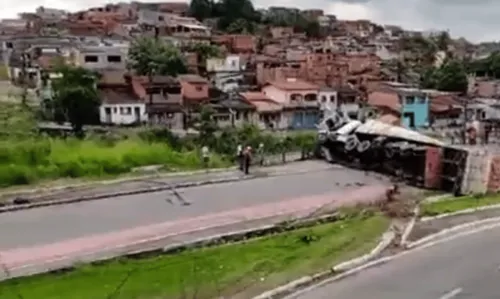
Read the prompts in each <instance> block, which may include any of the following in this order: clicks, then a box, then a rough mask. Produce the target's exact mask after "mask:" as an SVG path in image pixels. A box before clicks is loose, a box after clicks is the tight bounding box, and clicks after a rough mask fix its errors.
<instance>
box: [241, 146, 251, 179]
mask: <svg viewBox="0 0 500 299" xmlns="http://www.w3.org/2000/svg"><path fill="white" fill-rule="evenodd" d="M243 160H244V171H245V174H248V173H249V171H250V164H251V162H252V148H251V147H250V146H247V147H246V148H245V150H244V151H243Z"/></svg>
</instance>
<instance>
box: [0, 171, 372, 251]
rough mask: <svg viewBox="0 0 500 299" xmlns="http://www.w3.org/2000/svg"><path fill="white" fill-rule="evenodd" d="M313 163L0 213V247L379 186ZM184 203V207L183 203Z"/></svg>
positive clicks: (357, 174)
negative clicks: (292, 170)
mask: <svg viewBox="0 0 500 299" xmlns="http://www.w3.org/2000/svg"><path fill="white" fill-rule="evenodd" d="M308 163H313V162H308ZM314 163H318V166H317V167H316V170H314V171H313V170H311V171H312V172H309V173H305V174H304V173H303V174H296V175H293V174H291V175H287V176H278V177H270V178H263V179H255V180H249V181H241V182H235V183H227V184H219V185H209V186H201V187H194V188H187V189H179V190H178V192H179V193H180V195H181V198H178V197H176V196H174V195H173V194H172V192H170V191H166V192H158V193H149V194H140V195H133V196H124V197H116V198H110V199H104V200H96V201H89V202H80V203H75V204H69V205H61V206H53V207H44V208H37V209H32V210H24V211H18V212H12V213H6V214H1V215H0V250H4V249H11V248H16V247H26V246H35V245H40V244H47V243H53V242H58V241H62V240H66V239H72V238H78V237H82V236H86V235H94V234H101V233H107V232H112V231H118V230H124V229H129V228H133V227H137V226H144V225H150V224H154V223H160V222H164V221H172V220H179V219H185V218H191V217H197V216H201V215H205V214H211V213H217V212H222V211H227V210H233V209H238V208H242V207H248V206H255V205H260V204H266V203H270V202H279V201H283V200H289V199H294V198H299V197H304V196H312V195H320V194H333V193H338V192H342V191H346V190H349V189H350V190H352V189H355V188H359V186H356V185H355V184H354V183H355V182H364V183H365V184H380V181H378V180H377V179H375V178H373V177H366V176H365V175H364V174H363V173H362V172H358V171H355V170H350V169H344V168H341V169H338V168H333V169H332V168H331V167H329V166H328V167H325V165H328V164H325V163H324V162H320V161H315V162H314ZM311 169H313V168H311ZM346 184H347V185H346ZM183 201H184V202H186V203H188V204H189V205H185V204H183Z"/></svg>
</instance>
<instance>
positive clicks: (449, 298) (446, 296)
mask: <svg viewBox="0 0 500 299" xmlns="http://www.w3.org/2000/svg"><path fill="white" fill-rule="evenodd" d="M462 291H463V290H462V288H456V289H454V290H453V291H451V292H448V293H446V294H444V295H443V296H441V298H439V299H452V298H454V297H456V296H457V295H458V294H460V293H462Z"/></svg>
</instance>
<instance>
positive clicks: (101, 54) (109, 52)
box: [76, 47, 128, 70]
mask: <svg viewBox="0 0 500 299" xmlns="http://www.w3.org/2000/svg"><path fill="white" fill-rule="evenodd" d="M127 53H128V47H96V48H95V49H85V50H82V51H79V52H78V53H77V56H76V64H77V65H79V66H82V67H84V68H88V69H105V68H111V69H119V70H122V69H123V70H125V69H126V67H127V62H126V60H127ZM86 57H87V58H92V59H94V60H92V61H89V60H86ZM118 57H119V61H115V60H113V59H116V58H118ZM95 59H97V61H95Z"/></svg>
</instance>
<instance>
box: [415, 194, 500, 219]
mask: <svg viewBox="0 0 500 299" xmlns="http://www.w3.org/2000/svg"><path fill="white" fill-rule="evenodd" d="M496 204H500V194H496V193H494V194H485V195H470V196H461V197H453V196H450V197H449V198H444V199H440V200H438V201H435V202H424V203H422V205H421V215H422V216H429V217H430V216H437V215H440V214H447V213H453V212H458V211H461V210H467V209H474V208H479V207H484V206H491V205H496Z"/></svg>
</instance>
